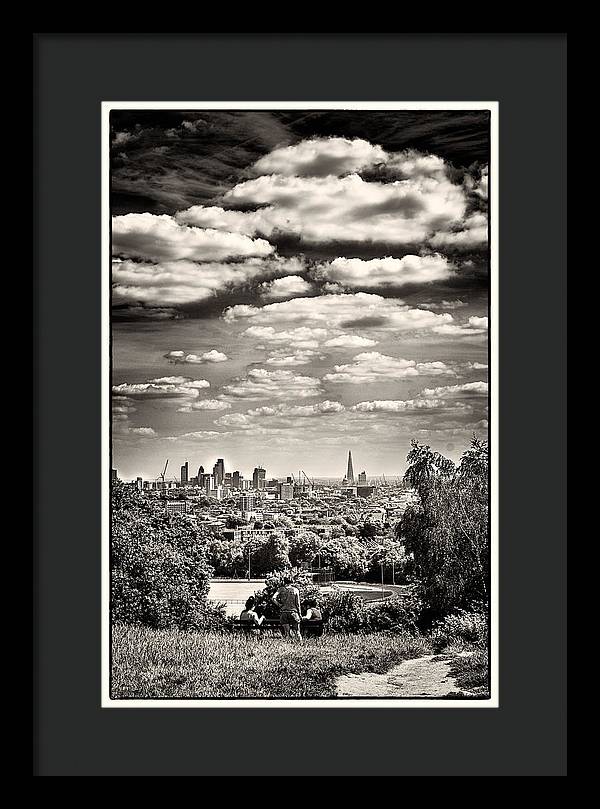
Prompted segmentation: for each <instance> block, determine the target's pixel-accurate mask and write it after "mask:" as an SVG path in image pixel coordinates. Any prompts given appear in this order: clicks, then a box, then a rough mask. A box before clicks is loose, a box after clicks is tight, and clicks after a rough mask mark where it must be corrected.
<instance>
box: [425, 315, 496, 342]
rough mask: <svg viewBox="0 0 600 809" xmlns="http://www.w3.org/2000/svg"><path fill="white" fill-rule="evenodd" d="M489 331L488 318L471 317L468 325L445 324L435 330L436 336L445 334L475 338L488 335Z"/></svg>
mask: <svg viewBox="0 0 600 809" xmlns="http://www.w3.org/2000/svg"><path fill="white" fill-rule="evenodd" d="M487 330H488V319H487V317H470V318H469V319H468V320H467V322H466V323H461V324H456V323H443V324H441V325H440V326H435V327H434V328H433V331H434V332H435V333H436V334H443V335H447V336H449V337H474V336H477V335H481V334H486V333H487Z"/></svg>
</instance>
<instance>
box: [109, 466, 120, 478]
mask: <svg viewBox="0 0 600 809" xmlns="http://www.w3.org/2000/svg"><path fill="white" fill-rule="evenodd" d="M110 478H111V480H118V479H119V476H118V475H117V470H116V469H111V470H110Z"/></svg>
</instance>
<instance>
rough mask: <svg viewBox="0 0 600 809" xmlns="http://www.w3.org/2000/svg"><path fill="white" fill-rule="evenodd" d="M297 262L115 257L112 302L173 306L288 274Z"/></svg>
mask: <svg viewBox="0 0 600 809" xmlns="http://www.w3.org/2000/svg"><path fill="white" fill-rule="evenodd" d="M301 266H302V265H301V262H300V260H299V259H296V258H290V259H286V258H280V257H275V256H274V257H272V258H269V259H257V258H250V259H247V260H245V261H240V262H236V263H219V262H207V263H203V264H199V263H196V262H194V261H187V260H180V261H164V262H159V263H158V264H150V263H146V262H135V261H131V260H129V259H126V260H124V261H119V260H116V261H114V262H113V270H112V280H113V304H115V305H118V304H123V303H128V304H133V305H138V304H140V303H143V304H146V305H148V306H162V307H164V306H170V307H173V306H183V305H186V304H192V303H199V302H202V301H206V300H209V299H211V298H214V297H215V295H217V294H220V293H223V292H225V291H226V290H229V289H236V288H241V287H243V286H245V285H247V284H251V283H254V282H255V281H257V280H261V279H267V278H273V277H275V276H279V275H288V274H289V272H290V270H291V271H292V272H293V271H294V270H297V269H298V267H301ZM170 311H172V310H170ZM169 317H171V314H169V313H167V314H165V316H164V319H168V318H169ZM161 319H162V318H161Z"/></svg>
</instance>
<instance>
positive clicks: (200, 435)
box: [165, 430, 227, 441]
mask: <svg viewBox="0 0 600 809" xmlns="http://www.w3.org/2000/svg"><path fill="white" fill-rule="evenodd" d="M226 435H227V433H220V432H218V431H217V430H197V431H196V432H193V433H182V435H167V436H165V441H211V440H212V439H214V438H223V436H226Z"/></svg>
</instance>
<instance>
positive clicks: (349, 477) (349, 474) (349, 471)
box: [343, 452, 354, 486]
mask: <svg viewBox="0 0 600 809" xmlns="http://www.w3.org/2000/svg"><path fill="white" fill-rule="evenodd" d="M343 485H344V486H354V466H353V465H352V453H351V452H348V466H347V467H346V477H345V478H344V484H343Z"/></svg>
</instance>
